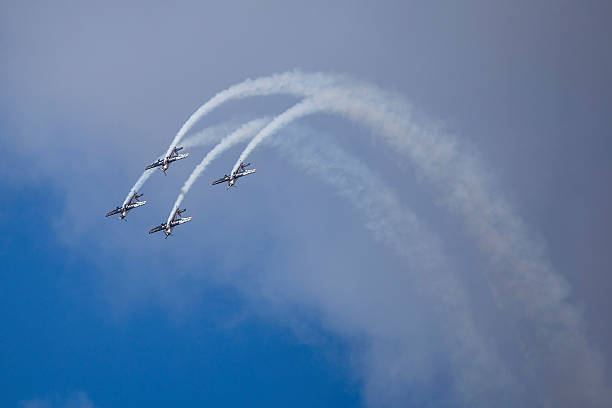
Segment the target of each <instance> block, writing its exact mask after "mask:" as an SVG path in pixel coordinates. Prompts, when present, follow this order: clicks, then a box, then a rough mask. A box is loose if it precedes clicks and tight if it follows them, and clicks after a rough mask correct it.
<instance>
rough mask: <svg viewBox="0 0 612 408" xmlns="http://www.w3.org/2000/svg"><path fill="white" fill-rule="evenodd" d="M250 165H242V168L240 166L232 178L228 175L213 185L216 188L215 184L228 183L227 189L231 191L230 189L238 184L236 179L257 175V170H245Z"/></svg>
mask: <svg viewBox="0 0 612 408" xmlns="http://www.w3.org/2000/svg"><path fill="white" fill-rule="evenodd" d="M250 165H251V163H247V164H244V163H240V166H238V168H237V169H236V171H235V172H234V173H232V176H231V177H230V176H228V175H227V174H226V175H225V176H224V177H223V178H220V179H219V180H215V181H213V183H212V185H213V186H214V185H215V184H220V183H224V182H226V181H227V188H228V189H229V188H230V187H232V186H233V185H234V183H235V182H236V179H238V178H240V177H243V176H247V175H249V174H253V173H255V170H257V169H251V170H245V167H248V166H250Z"/></svg>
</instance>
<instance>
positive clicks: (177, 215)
mask: <svg viewBox="0 0 612 408" xmlns="http://www.w3.org/2000/svg"><path fill="white" fill-rule="evenodd" d="M185 211H187V209H186V208H183V209H182V210H179V209H178V208H177V210H176V211H175V212H174V215H173V216H172V220H171V221H170V223H169V224H166V223H165V222H164V223H161V224H159V225H158V226H157V227H153V228H151V229H150V230H149V234H152V233H154V232H159V231H164V233H165V234H166V238H168V237H169V236H170V235H171V234H172V228H174V227H176V226H177V225H181V224H184V223H186V222H189V221H191V217H185V218H183V217H181V214H182V213H184V212H185Z"/></svg>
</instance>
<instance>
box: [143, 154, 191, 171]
mask: <svg viewBox="0 0 612 408" xmlns="http://www.w3.org/2000/svg"><path fill="white" fill-rule="evenodd" d="M181 149H182V147H175V148H174V149H172V153H170V155H169V156H166V157H164V158H163V159H157V161H156V162H155V163H151V164H149V165H148V166H147V167H145V170H149V169H153V168H155V167H161V171H163V172H164V174H166V170H168V167H169V166H170V163H172V162H175V161H177V160H181V159H184V158H185V157H187V156H189V153H184V154H179V153H178V152H179V150H181Z"/></svg>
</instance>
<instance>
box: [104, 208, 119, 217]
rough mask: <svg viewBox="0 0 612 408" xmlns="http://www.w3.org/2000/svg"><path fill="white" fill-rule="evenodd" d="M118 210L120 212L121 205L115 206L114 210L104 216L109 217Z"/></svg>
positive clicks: (117, 212)
mask: <svg viewBox="0 0 612 408" xmlns="http://www.w3.org/2000/svg"><path fill="white" fill-rule="evenodd" d="M120 212H121V207H117V208H115V209H114V210H112V211H109V212H107V213H106V216H107V217H110V216H111V215H115V214H119V213H120Z"/></svg>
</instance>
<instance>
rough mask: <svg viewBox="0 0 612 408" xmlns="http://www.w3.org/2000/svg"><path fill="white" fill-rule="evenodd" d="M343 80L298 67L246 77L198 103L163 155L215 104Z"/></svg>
mask: <svg viewBox="0 0 612 408" xmlns="http://www.w3.org/2000/svg"><path fill="white" fill-rule="evenodd" d="M342 81H343V78H342V77H340V76H335V75H330V74H323V73H313V74H307V73H302V72H299V71H292V72H285V73H282V74H276V75H271V76H269V77H262V78H257V79H255V80H251V79H247V80H246V81H244V82H241V83H239V84H237V85H234V86H231V87H229V88H228V89H226V90H224V91H221V92H219V93H218V94H216V95H215V96H214V97H212V98H211V99H210V100H209V101H208V102H206V103H205V104H204V105H202V106H200V107H199V108H198V110H196V111H195V112H194V113H193V114H192V115H191V116H190V117H189V119H187V121H186V122H185V123H184V124H183V126H181V128H180V129H179V131H178V133H177V134H176V136H174V139H172V142H171V143H170V146H169V147H168V151H167V152H166V156H168V155H169V154H170V153H171V152H172V149H173V148H174V147H175V146H176V145H177V144H178V143H179V142H180V141H181V139H182V138H183V136H185V134H186V133H187V132H188V131H189V130H190V129H191V128H192V127H193V125H195V124H196V122H197V121H198V120H200V119H201V118H202V117H203V116H205V115H206V114H207V113H209V112H210V111H212V110H213V109H215V108H217V107H218V106H219V105H221V104H223V103H225V102H227V101H229V100H232V99H242V98H247V97H251V96H266V95H272V94H286V95H292V96H297V97H304V96H311V95H314V94H316V93H317V92H319V91H320V90H322V89H325V88H327V87H329V86H331V85H334V84H338V83H340V82H342Z"/></svg>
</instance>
